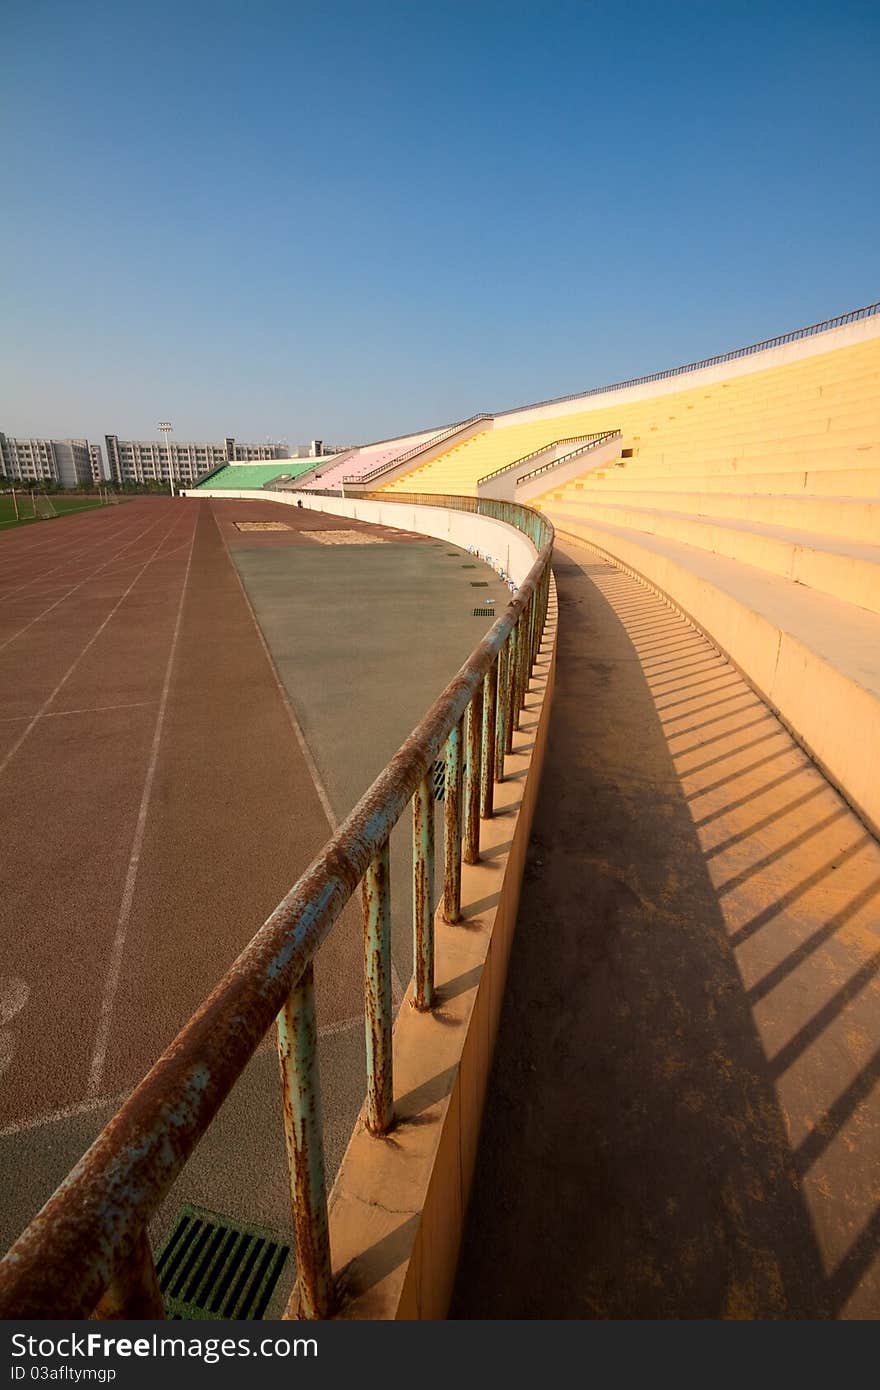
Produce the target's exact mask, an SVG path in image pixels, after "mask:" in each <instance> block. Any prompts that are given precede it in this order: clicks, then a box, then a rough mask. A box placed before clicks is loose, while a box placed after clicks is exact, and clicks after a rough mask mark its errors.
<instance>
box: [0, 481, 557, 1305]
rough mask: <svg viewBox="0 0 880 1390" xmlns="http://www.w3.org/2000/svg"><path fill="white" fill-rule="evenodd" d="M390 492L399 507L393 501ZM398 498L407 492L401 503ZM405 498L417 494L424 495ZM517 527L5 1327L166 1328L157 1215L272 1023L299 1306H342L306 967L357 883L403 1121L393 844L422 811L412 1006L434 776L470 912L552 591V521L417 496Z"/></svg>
mask: <svg viewBox="0 0 880 1390" xmlns="http://www.w3.org/2000/svg"><path fill="white" fill-rule="evenodd" d="M382 500H383V501H387V500H388V499H387V497H385V496H384V495H382ZM399 500H400V499H399V498H398V497H396V496H395V498H394V501H395V502H398V501H399ZM409 500H413V499H412V498H411V499H409ZM418 500H419V501H420V502H421V503H422V504H424V505H433V506H446V507H449V506H451V507H454V508H455V509H457V510H464V511H471V512H479V513H481V514H483V515H486V516H491V517H494V518H496V519H498V520H502V521H507V522H509V523H510V524H513V525H515V526H517V528H518V529H519V530H520V531H522V532H524V534H525V535H527V536H529V538H530V539H531V540H532V541H533V543H534V544H535V546H536V548H537V550H538V556H537V559H536V560H535V563H534V565H533V566H532V568H531V570H530V572H529V574H528V576H527V577H526V579H525V580H524V582H523V583H522V585H521V586H520V588H519V591H518V593H517V596H516V598H515V599H514V600H513V601H512V602H511V603H510V604H509V605H508V607H507V609H506V610H505V612H504V613H503V614H502V615H501V617H499V618H498V619H497V621H496V622H495V624H494V625H493V626H492V628H490V630H489V632H488V633H487V634H486V636H485V637H484V638H483V640H482V641H481V642H480V644H479V646H477V647H476V648H475V649H474V651H473V652H472V653H471V655H470V657H469V658H468V660H467V661H466V662H465V664H464V665H463V666H462V668H461V670H460V671H459V672H458V674H457V675H456V676H455V677H454V678H453V679H452V680H451V681H450V682H449V684H448V685H447V687H446V689H445V690H444V691H443V693H442V694H441V695H440V696H439V697H438V699H437V700H436V701H435V702H434V704H433V705H432V706H431V708H430V709H429V710H428V712H427V714H425V716H424V718H423V719H422V720H421V722H420V723H419V724H418V725H417V726H416V728H415V729H414V730H413V732H412V733H411V734H410V736H409V738H408V739H407V740H406V742H405V743H404V744H403V746H402V747H401V748H400V749H399V751H398V752H397V753H396V754H395V756H394V757H393V758H392V759H391V761H390V763H389V764H388V765H387V767H386V768H385V769H384V771H383V772H381V773H380V775H379V776H378V777H377V778H376V780H375V782H374V783H373V785H372V786H371V787H370V788H369V790H368V791H367V792H365V794H364V795H363V796H362V797H361V799H360V801H359V802H358V804H357V805H356V806H355V808H354V810H353V811H352V812H351V813H350V815H349V816H348V817H347V819H346V820H345V821H344V822H343V824H342V825H341V826H340V827H339V829H338V830H337V831H336V833H335V834H334V836H333V837H332V839H331V840H330V841H329V842H328V843H327V844H326V845H325V847H324V849H323V850H322V851H321V852H320V854H319V855H318V856H317V858H316V859H314V860H313V862H312V864H311V865H310V866H309V868H308V869H307V870H306V872H305V873H304V874H303V875H302V877H301V878H300V879H299V881H298V882H297V883H295V884H294V886H293V887H292V888H291V890H290V892H289V893H288V894H287V896H286V897H285V898H284V899H283V900H282V902H280V903H279V904H278V906H277V907H276V909H275V911H274V912H273V913H272V914H271V916H270V917H269V918H268V919H267V921H266V922H265V923H264V924H263V926H262V927H261V928H260V930H259V931H258V932H257V933H256V935H255V936H254V937H253V938H252V940H251V941H250V942H249V944H248V945H247V946H246V947H245V949H244V950H243V951H242V953H241V954H240V956H239V957H238V959H237V960H236V961H235V962H234V964H233V965H232V966H231V968H230V969H229V971H228V972H227V973H226V975H225V976H224V977H223V979H222V980H221V981H220V983H219V984H218V985H217V986H216V988H215V989H214V990H213V992H212V993H211V994H210V995H209V997H208V998H207V999H206V1000H205V1001H204V1003H203V1004H202V1005H201V1006H200V1008H199V1009H198V1010H197V1011H196V1012H195V1014H193V1016H192V1018H191V1019H190V1020H189V1022H188V1023H187V1024H186V1025H185V1026H184V1027H183V1028H182V1029H181V1031H180V1033H179V1034H178V1035H177V1037H176V1038H175V1039H174V1041H173V1042H172V1043H171V1045H170V1046H169V1047H168V1048H167V1049H166V1050H165V1052H164V1053H163V1054H162V1056H161V1057H160V1058H159V1060H158V1061H157V1062H156V1064H155V1066H154V1067H153V1068H152V1070H151V1071H150V1072H149V1073H148V1074H147V1076H146V1077H145V1078H144V1080H143V1081H142V1082H141V1083H140V1085H139V1086H138V1087H137V1088H136V1089H135V1091H134V1092H133V1093H132V1095H131V1096H130V1097H129V1099H128V1100H127V1101H126V1102H125V1104H124V1105H123V1106H122V1107H121V1108H120V1110H118V1111H117V1113H116V1114H115V1115H114V1116H113V1118H112V1119H111V1120H110V1121H109V1123H108V1124H107V1125H106V1127H105V1128H104V1130H103V1131H102V1132H101V1134H100V1135H99V1136H98V1138H97V1139H96V1140H95V1142H94V1144H93V1145H92V1146H91V1148H90V1149H89V1150H88V1152H87V1153H86V1154H84V1156H83V1157H82V1158H81V1159H80V1160H79V1162H78V1163H77V1164H76V1166H75V1167H74V1168H73V1170H72V1171H71V1172H70V1174H69V1175H68V1177H67V1178H65V1180H64V1182H62V1183H61V1185H60V1187H59V1188H58V1189H57V1191H56V1192H55V1193H54V1195H53V1196H52V1197H50V1199H49V1201H48V1202H47V1203H46V1205H45V1206H44V1207H43V1209H42V1210H41V1211H40V1212H39V1213H38V1214H37V1215H36V1216H35V1217H34V1219H33V1220H32V1221H31V1223H30V1225H29V1226H28V1227H27V1229H26V1230H25V1231H24V1233H23V1234H22V1235H21V1236H20V1237H19V1239H18V1240H17V1241H16V1242H15V1244H14V1245H13V1246H12V1248H11V1250H10V1251H9V1253H8V1254H7V1255H6V1257H5V1259H4V1260H3V1261H2V1262H0V1318H6V1319H9V1318H18V1319H25V1318H48V1317H51V1318H80V1317H86V1316H88V1315H90V1314H92V1313H93V1312H94V1313H96V1314H97V1316H99V1317H111V1318H120V1317H128V1318H138V1317H140V1318H161V1317H163V1316H164V1310H163V1305H162V1296H161V1293H160V1290H159V1284H158V1280H157V1277H156V1270H155V1265H154V1262H153V1255H152V1251H151V1248H150V1242H149V1236H148V1230H147V1228H148V1223H149V1221H150V1219H151V1217H152V1216H153V1214H154V1213H155V1212H156V1210H157V1209H158V1207H159V1205H160V1203H161V1202H162V1200H163V1198H164V1197H165V1195H166V1194H167V1192H168V1191H169V1189H170V1187H171V1185H172V1183H173V1182H174V1181H175V1179H176V1178H177V1177H178V1176H179V1174H180V1172H181V1170H182V1169H183V1167H184V1165H185V1164H186V1162H187V1160H188V1158H189V1157H190V1155H191V1154H192V1152H193V1150H194V1148H195V1146H196V1144H197V1143H198V1141H199V1139H200V1138H201V1137H202V1135H203V1134H204V1132H205V1130H206V1129H207V1128H208V1126H209V1125H210V1124H211V1122H212V1120H213V1119H214V1117H215V1115H216V1114H217V1111H218V1110H219V1108H220V1106H221V1105H222V1103H223V1101H224V1100H225V1099H226V1097H227V1096H228V1095H229V1092H230V1091H231V1090H232V1088H233V1086H234V1085H235V1082H236V1081H237V1079H238V1077H239V1076H240V1075H241V1072H242V1071H243V1069H244V1067H245V1066H246V1064H247V1062H248V1061H249V1060H250V1058H251V1057H252V1056H253V1054H254V1052H255V1051H256V1049H257V1047H258V1046H259V1044H260V1042H261V1040H262V1039H263V1037H264V1036H265V1034H266V1032H267V1031H268V1029H269V1028H270V1027H271V1025H272V1023H273V1021H276V1020H277V1027H278V1051H279V1061H280V1069H281V1086H282V1097H283V1107H284V1124H285V1135H286V1141H287V1152H288V1159H289V1170H290V1188H291V1197H292V1206H293V1226H294V1236H295V1243H296V1254H297V1268H298V1298H299V1311H300V1314H301V1316H304V1317H311V1318H317V1317H326V1316H328V1315H329V1314H330V1313H332V1312H333V1310H334V1299H335V1294H334V1289H333V1283H332V1276H331V1268H332V1267H331V1260H330V1244H329V1234H328V1220H327V1192H326V1187H325V1179H324V1155H323V1139H322V1126H321V1104H320V1092H319V1083H318V1072H317V1022H316V1016H315V993H314V976H313V966H312V962H313V959H314V956H315V952H316V951H317V949H318V947H319V946H320V944H321V942H322V941H323V940H324V939H325V937H326V936H327V934H328V933H329V931H330V930H331V928H332V927H333V924H334V923H335V922H336V921H337V919H338V918H339V916H340V914H341V912H342V910H343V908H344V907H345V905H346V903H347V902H348V901H349V899H350V898H351V896H352V895H353V893H354V892H355V890H356V889H357V887H358V885H361V886H362V910H363V921H364V996H365V1024H366V1040H367V1096H366V1105H365V1116H366V1123H367V1127H368V1129H369V1130H370V1131H371V1132H372V1133H373V1134H375V1135H381V1134H385V1133H387V1131H388V1130H389V1129H390V1128H391V1126H392V1124H393V1121H394V1113H393V1099H392V1098H393V1084H392V1083H393V1076H392V1051H391V1025H392V1001H391V917H390V901H391V899H390V894H391V889H390V884H389V878H388V842H389V836H390V835H391V831H392V830H393V828H394V826H395V825H396V824H397V823H398V821H399V820H400V818H401V817H402V815H403V814H404V812H405V811H406V808H407V806H408V805H409V803H410V802H412V824H413V976H414V979H413V1000H414V1003H415V1005H416V1007H418V1008H420V1009H430V1008H431V1007H432V1004H433V1001H434V913H435V903H434V872H433V864H434V782H433V769H434V764H435V761H436V759H437V758H438V756H439V755H440V754H441V752H442V753H443V755H444V757H445V763H446V784H447V795H446V797H445V801H444V816H445V822H444V833H443V849H442V852H443V857H444V858H443V862H444V872H443V893H442V902H441V909H440V910H441V912H442V915H443V918H444V919H445V920H446V921H447V922H450V923H456V922H459V921H460V920H461V915H462V914H461V862H462V858H464V861H465V862H466V863H476V862H477V861H478V860H479V856H480V823H481V820H484V819H488V818H490V817H491V816H492V814H493V794H494V784H495V783H496V782H500V781H503V779H504V770H505V756H506V754H508V753H510V751H511V748H512V741H513V732H514V729H515V728H517V727H518V726H519V719H520V714H521V711H522V709H523V706H524V703H525V697H526V692H527V691H528V688H529V679H530V674H531V670H532V667H533V664H534V661H535V659H536V657H537V654H538V651H539V649H540V646H541V640H542V635H543V629H544V622H545V618H546V614H547V605H548V601H549V593H550V556H551V551H552V546H553V528H552V526H551V525H550V523H549V522H548V521H547V520H546V518H545V517H542V516H541V515H540V514H539V513H538V512H535V511H533V510H531V509H530V508H528V507H523V506H520V505H518V504H516V503H513V502H498V501H496V500H494V499H491V498H485V499H483V498H475V497H442V496H433V495H427V496H420V497H419V498H418Z"/></svg>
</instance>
